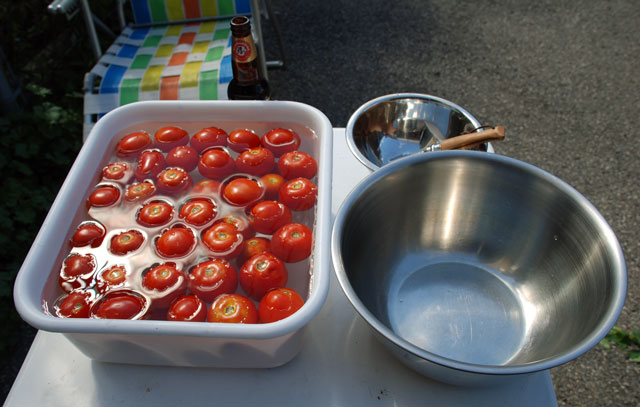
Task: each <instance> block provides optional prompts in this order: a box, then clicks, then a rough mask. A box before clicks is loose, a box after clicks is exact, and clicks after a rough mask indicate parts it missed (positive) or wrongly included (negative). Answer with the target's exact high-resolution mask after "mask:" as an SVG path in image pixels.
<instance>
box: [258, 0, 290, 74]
mask: <svg viewBox="0 0 640 407" xmlns="http://www.w3.org/2000/svg"><path fill="white" fill-rule="evenodd" d="M263 1H264V4H265V8H266V9H267V16H269V18H268V20H269V21H270V22H271V26H272V27H273V31H274V32H275V34H276V40H277V41H278V50H279V51H280V59H279V60H275V61H267V68H279V69H284V68H285V58H284V43H283V41H282V33H281V32H280V26H279V25H278V22H277V21H276V17H275V14H274V13H273V10H272V9H271V1H269V0H263Z"/></svg>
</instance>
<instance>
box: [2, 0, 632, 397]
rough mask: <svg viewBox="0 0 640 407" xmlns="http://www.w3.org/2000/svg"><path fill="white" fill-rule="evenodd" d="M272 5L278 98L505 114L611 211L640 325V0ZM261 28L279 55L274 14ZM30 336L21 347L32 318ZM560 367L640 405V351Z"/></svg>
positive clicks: (523, 140) (508, 144)
mask: <svg viewBox="0 0 640 407" xmlns="http://www.w3.org/2000/svg"><path fill="white" fill-rule="evenodd" d="M272 5H273V9H274V10H275V11H276V12H277V13H278V14H277V16H278V21H279V23H280V27H281V29H282V32H283V37H284V41H285V46H286V54H287V68H286V69H285V70H273V71H270V73H269V79H270V82H271V85H272V88H273V89H274V90H275V92H274V98H276V99H280V100H296V101H300V102H304V103H307V104H310V105H312V106H315V107H317V108H319V109H320V110H322V111H323V112H324V113H325V114H326V115H327V116H328V117H329V119H330V120H331V122H332V123H333V125H334V126H335V127H344V126H346V124H347V121H348V119H349V116H350V115H351V113H352V112H353V111H354V110H356V109H357V108H358V107H359V106H360V105H361V104H362V103H364V102H366V101H368V100H370V99H373V98H375V97H377V96H381V95H385V94H389V93H396V92H417V93H427V94H432V95H436V96H440V97H443V98H445V99H449V100H451V101H453V102H455V103H457V104H459V105H461V106H463V107H465V108H466V109H467V110H469V111H471V112H472V113H473V114H474V115H475V116H476V117H477V118H478V119H480V121H481V122H483V123H486V124H499V125H504V126H505V127H506V129H507V138H506V140H505V141H504V142H502V143H499V144H497V145H496V150H497V152H498V153H500V154H505V155H508V156H511V157H514V158H518V159H521V160H524V161H527V162H530V163H532V164H534V165H537V166H539V167H541V168H543V169H545V170H547V171H549V172H551V173H553V174H555V175H557V176H558V177H560V178H562V179H564V180H565V181H567V182H568V183H569V184H571V185H573V186H574V187H575V188H576V189H577V190H579V191H580V192H582V193H583V194H584V195H585V196H586V197H587V198H588V199H589V200H590V201H591V202H592V203H593V204H594V205H595V206H596V207H597V208H598V209H599V210H600V212H601V213H602V214H603V215H604V217H605V218H606V219H607V220H608V222H609V223H610V224H611V226H612V228H613V229H614V231H615V232H616V234H617V236H618V239H619V240H620V243H621V245H622V247H623V251H624V254H625V257H626V261H627V267H628V273H629V281H630V283H629V288H628V294H627V300H626V304H625V307H624V309H623V311H622V314H621V316H620V319H619V321H618V325H619V326H621V327H622V328H625V329H627V330H630V329H631V328H633V327H640V313H639V312H638V304H639V301H640V287H639V286H638V284H637V283H636V281H637V279H638V277H639V274H640V270H639V268H640V267H639V266H640V244H639V243H638V242H640V236H639V234H640V228H638V225H639V224H640V222H639V218H640V211H639V210H638V198H639V196H640V185H639V184H638V182H637V175H638V174H640V161H639V160H638V157H639V155H638V151H640V137H638V134H637V132H638V129H640V118H639V117H640V115H639V114H638V106H640V86H639V79H638V71H637V67H638V63H639V62H640V49H639V48H640V37H639V36H638V34H637V30H636V29H635V28H634V27H635V26H636V24H637V22H638V21H640V6H639V5H638V3H637V1H635V0H612V1H606V2H602V1H595V0H584V1H580V2H572V1H557V0H540V1H537V2H529V1H524V0H522V1H483V2H462V1H453V0H433V1H409V0H398V1H396V2H388V1H382V0H370V1H366V2H365V1H359V2H357V1H356V2H343V1H337V0H324V1H304V2H302V1H296V0H272ZM264 30H265V43H266V45H267V47H268V52H267V55H268V56H275V53H274V52H273V51H274V50H275V48H276V47H275V41H274V39H273V34H272V32H271V31H270V26H269V25H268V24H265V26H264ZM23 336H24V337H25V341H26V343H25V352H26V349H27V345H28V343H29V341H30V340H31V336H32V331H30V330H29V329H28V328H25V332H24V333H23ZM23 357H24V353H23V352H19V353H17V355H16V359H17V364H16V367H15V369H10V370H11V371H17V368H18V367H19V365H20V363H21V360H22V358H23ZM5 370H6V369H5ZM551 373H552V377H553V382H554V386H555V390H556V395H557V398H558V403H559V405H561V406H591V405H594V406H637V405H640V385H639V383H640V364H638V363H632V362H630V361H628V360H627V359H626V358H625V355H624V353H623V352H622V351H621V350H619V349H615V348H614V349H612V350H608V351H607V350H604V349H603V348H601V347H596V348H594V349H592V350H591V351H589V352H587V353H586V354H585V355H583V356H581V357H580V358H578V359H577V360H575V361H574V362H571V363H568V364H566V365H564V366H562V367H559V368H556V369H553V370H552V372H551ZM3 375H4V374H3ZM2 379H3V380H2V381H3V382H5V383H7V381H8V380H7V381H5V379H7V378H6V377H2Z"/></svg>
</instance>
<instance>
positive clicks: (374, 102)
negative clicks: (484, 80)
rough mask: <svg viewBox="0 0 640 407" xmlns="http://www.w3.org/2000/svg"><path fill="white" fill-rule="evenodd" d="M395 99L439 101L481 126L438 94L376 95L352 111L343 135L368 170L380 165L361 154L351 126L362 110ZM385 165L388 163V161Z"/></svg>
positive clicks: (474, 118)
mask: <svg viewBox="0 0 640 407" xmlns="http://www.w3.org/2000/svg"><path fill="white" fill-rule="evenodd" d="M396 99H421V100H424V101H429V102H436V103H440V104H443V105H445V106H448V107H449V108H451V109H452V110H457V111H458V112H460V113H461V114H462V115H463V116H465V117H466V118H467V119H468V120H469V121H470V122H471V123H472V124H473V125H474V126H475V127H476V128H479V127H481V126H482V124H481V123H480V121H479V120H478V119H476V117H475V116H473V115H472V114H471V113H470V112H469V111H468V110H466V109H465V108H463V107H462V106H459V105H457V104H456V103H453V102H451V101H450V100H447V99H444V98H441V97H438V96H433V95H428V94H425V93H391V94H388V95H384V96H380V97H377V98H375V99H371V100H369V101H368V102H366V103H364V104H363V105H361V106H360V107H359V108H358V109H357V110H356V111H355V112H353V114H352V115H351V117H350V118H349V121H348V122H347V127H346V128H345V137H346V139H347V146H348V147H349V150H351V153H352V154H353V155H354V156H355V157H356V158H357V159H358V161H360V162H361V163H362V164H363V165H364V166H366V167H367V168H369V169H370V170H373V171H375V170H377V169H378V168H380V166H378V165H377V164H375V163H373V162H372V161H371V160H369V159H368V158H367V157H366V156H365V155H364V154H362V152H361V151H360V149H359V148H358V146H357V145H356V141H355V139H354V137H353V128H354V127H355V124H356V122H357V121H358V119H359V118H360V116H362V114H363V113H364V112H366V111H367V110H369V109H371V108H372V107H374V106H376V105H379V104H381V103H383V102H387V101H390V100H396ZM394 161H395V160H394ZM385 165H388V163H387V164H385ZM383 166H384V165H383Z"/></svg>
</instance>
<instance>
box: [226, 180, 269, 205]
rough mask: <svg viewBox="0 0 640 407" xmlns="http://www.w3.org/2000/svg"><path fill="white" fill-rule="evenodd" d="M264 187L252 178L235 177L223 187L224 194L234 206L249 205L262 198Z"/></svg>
mask: <svg viewBox="0 0 640 407" xmlns="http://www.w3.org/2000/svg"><path fill="white" fill-rule="evenodd" d="M263 194H264V189H263V188H262V186H261V185H260V184H259V183H258V182H257V181H255V180H253V179H251V178H244V177H240V178H234V179H233V180H231V181H229V182H228V183H226V184H224V185H223V187H222V196H223V197H224V199H225V200H226V201H227V202H228V203H230V204H231V205H234V206H247V205H249V204H252V203H254V202H256V201H257V200H258V199H260V198H262V195H263Z"/></svg>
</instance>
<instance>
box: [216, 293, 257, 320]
mask: <svg viewBox="0 0 640 407" xmlns="http://www.w3.org/2000/svg"><path fill="white" fill-rule="evenodd" d="M207 321H208V322H225V323H238V324H257V323H258V310H257V308H256V306H255V305H254V304H253V302H252V301H251V300H250V299H248V298H247V297H245V296H242V295H240V294H222V295H220V296H219V297H218V298H216V300H215V301H214V302H213V304H211V308H209V312H207Z"/></svg>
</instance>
